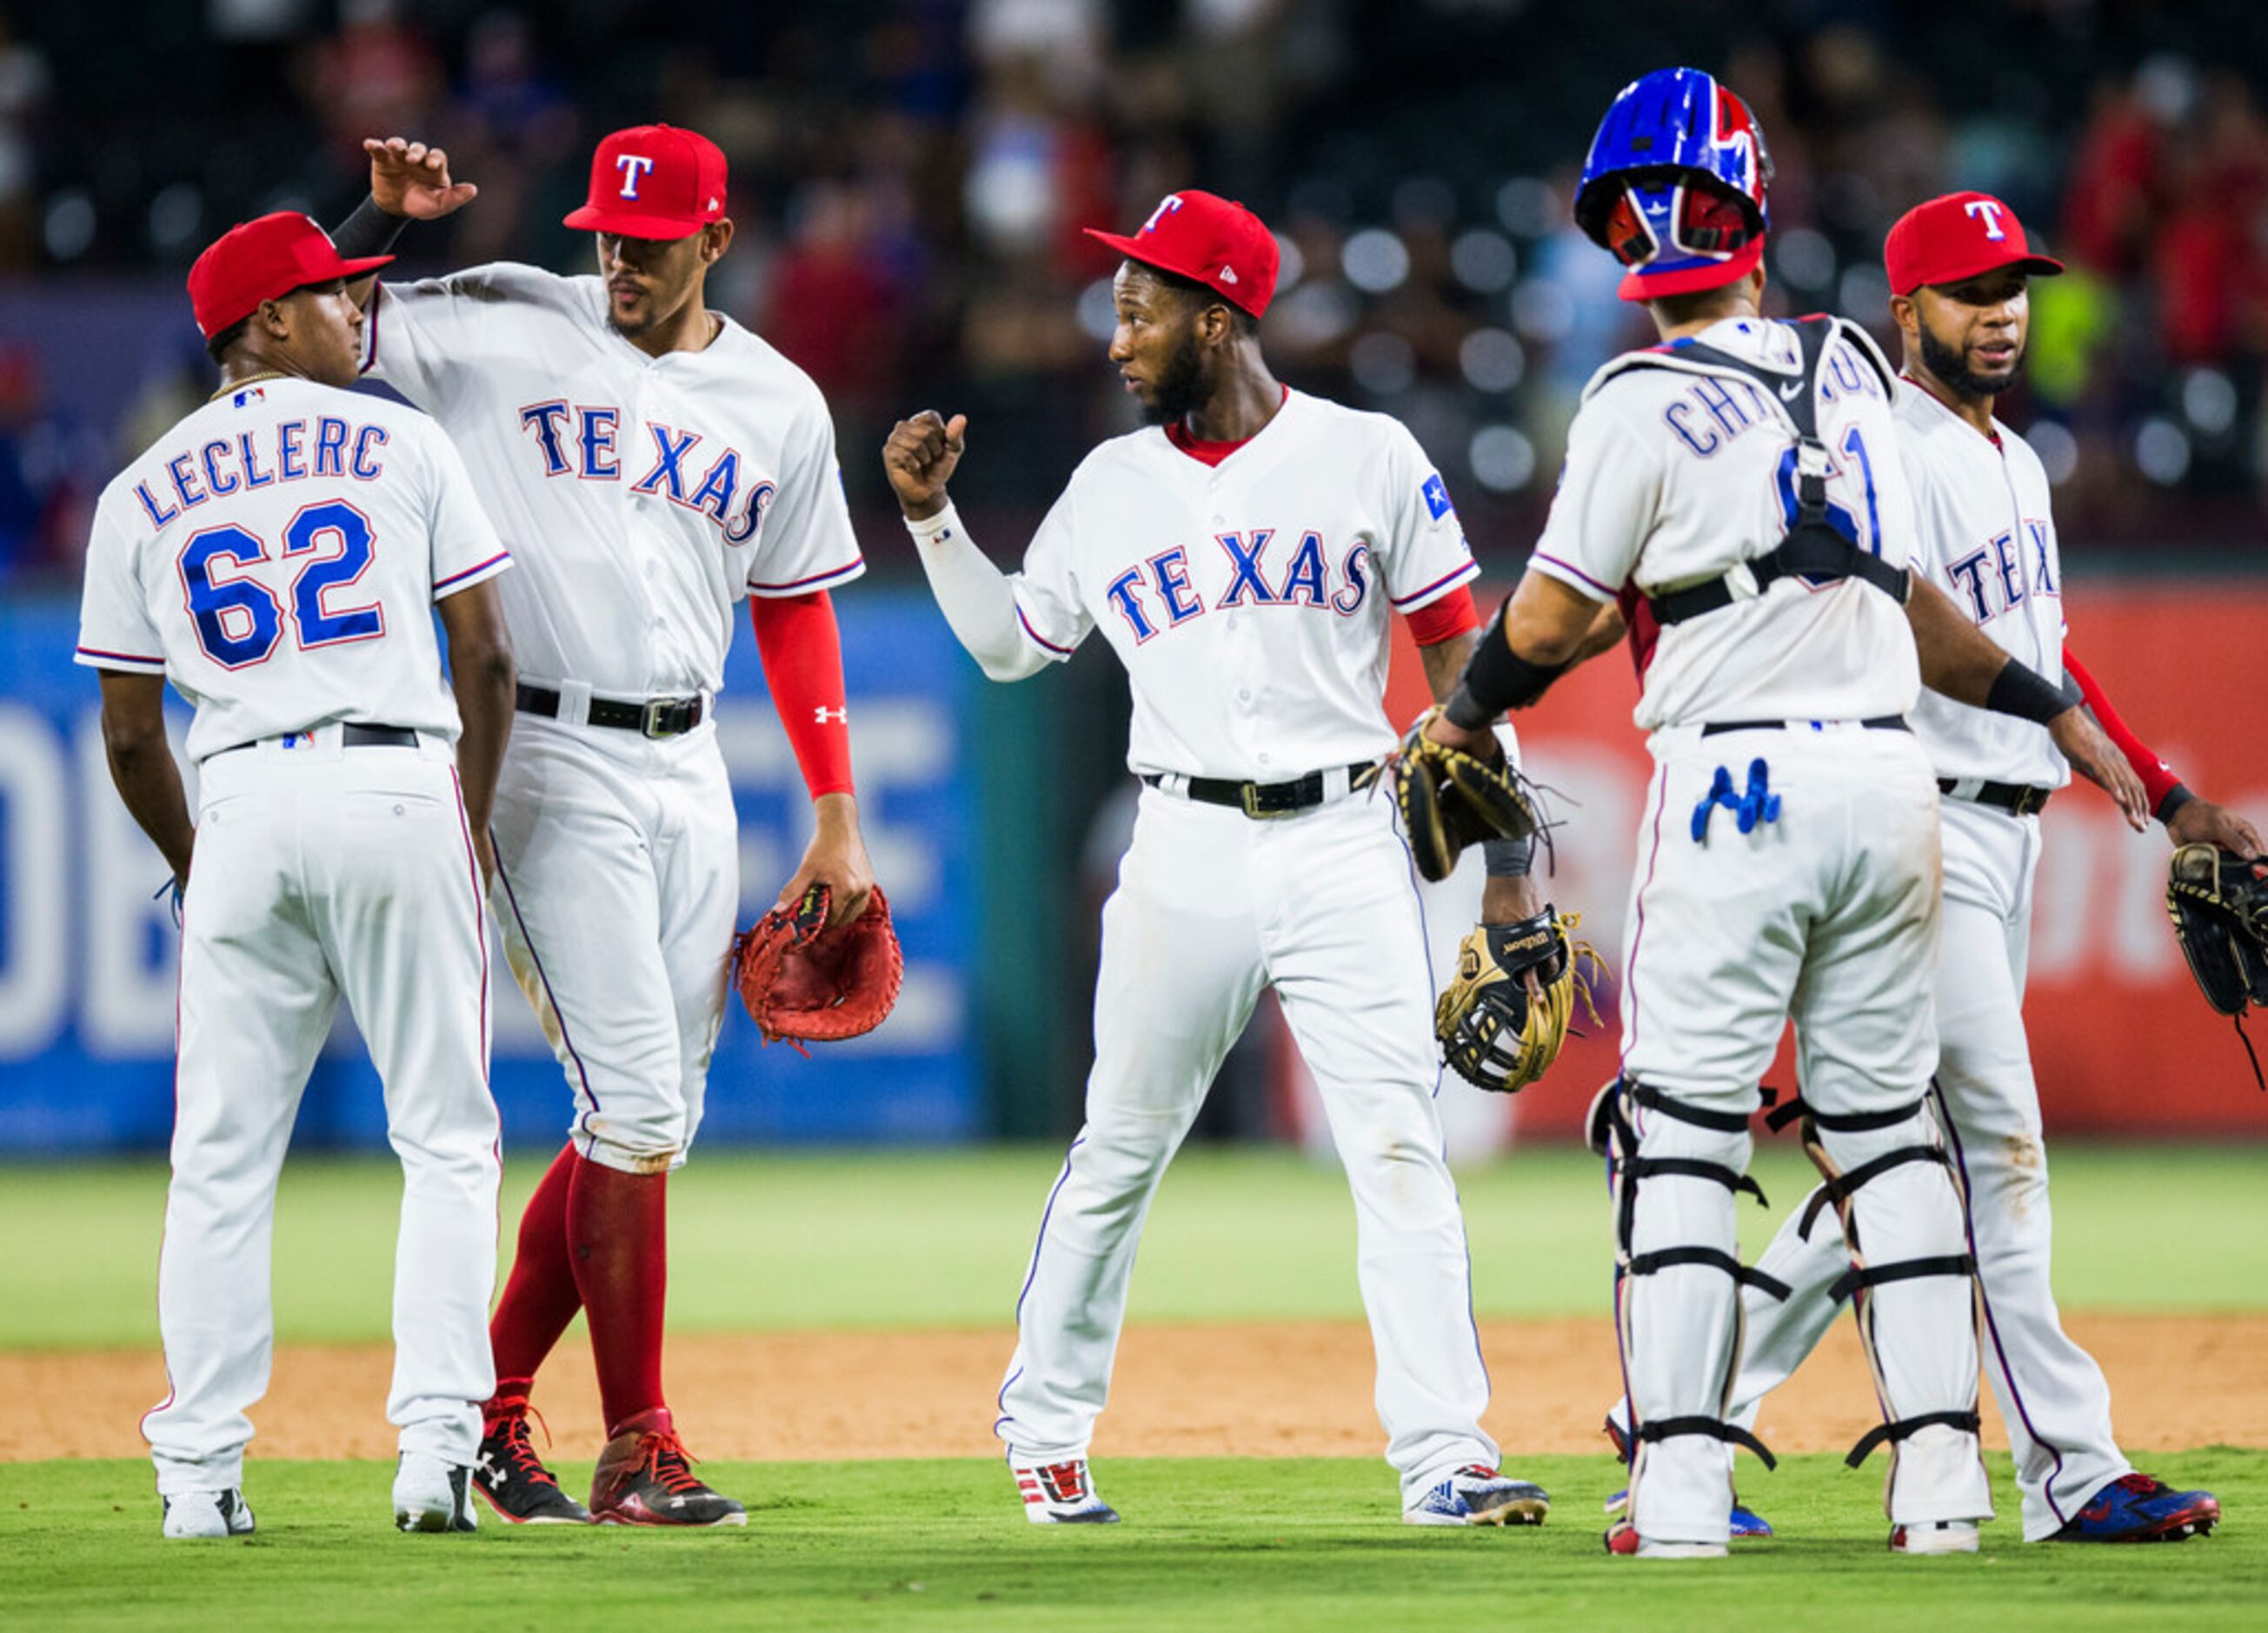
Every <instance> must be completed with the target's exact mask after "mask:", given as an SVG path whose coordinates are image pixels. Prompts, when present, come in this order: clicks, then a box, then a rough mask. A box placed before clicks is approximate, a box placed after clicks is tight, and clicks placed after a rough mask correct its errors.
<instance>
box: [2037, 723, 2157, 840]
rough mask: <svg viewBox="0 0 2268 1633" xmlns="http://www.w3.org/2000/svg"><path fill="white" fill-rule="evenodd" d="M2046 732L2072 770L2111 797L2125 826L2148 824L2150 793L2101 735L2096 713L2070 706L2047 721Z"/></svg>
mask: <svg viewBox="0 0 2268 1633" xmlns="http://www.w3.org/2000/svg"><path fill="white" fill-rule="evenodd" d="M2048 735H2049V736H2051V737H2052V738H2054V739H2055V746H2056V747H2057V748H2058V749H2059V750H2062V751H2063V757H2064V758H2066V759H2067V760H2069V761H2070V762H2071V768H2072V769H2073V771H2075V772H2078V773H2079V774H2080V776H2082V777H2084V778H2086V779H2087V780H2088V781H2089V782H2091V783H2093V784H2094V785H2095V787H2098V788H2101V789H2102V791H2103V792H2104V793H2105V794H2109V795H2110V797H2111V799H2112V801H2113V802H2116V803H2117V807H2118V809H2119V813H2120V814H2121V815H2122V816H2124V817H2125V818H2126V825H2127V826H2128V827H2130V828H2132V829H2133V830H2134V831H2135V832H2137V833H2140V832H2143V831H2146V830H2147V828H2148V827H2149V825H2150V796H2149V795H2148V794H2147V793H2145V792H2144V791H2143V787H2142V780H2141V779H2140V778H2139V777H2137V776H2136V775H2135V774H2134V768H2133V767H2132V766H2131V765H2128V764H2126V757H2125V756H2124V755H2123V754H2121V753H2119V752H2118V749H2117V745H2116V744H2115V743H2112V742H2111V741H2110V738H2108V737H2106V736H2104V735H2103V734H2102V727H2100V726H2098V725H2096V724H2095V716H2093V715H2092V714H2089V713H2088V712H2087V711H2086V710H2085V709H2083V708H2080V707H2078V706H2073V707H2071V708H2068V709H2066V710H2065V711H2064V712H2063V713H2060V714H2058V715H2057V716H2056V717H2055V718H2054V719H2053V720H2050V721H2049V722H2048Z"/></svg>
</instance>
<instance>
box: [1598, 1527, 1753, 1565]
mask: <svg viewBox="0 0 2268 1633" xmlns="http://www.w3.org/2000/svg"><path fill="white" fill-rule="evenodd" d="M1605 1541H1606V1545H1607V1552H1608V1553H1609V1554H1617V1555H1621V1556H1622V1557H1623V1558H1624V1559H1722V1558H1724V1557H1725V1555H1726V1551H1727V1550H1726V1548H1725V1545H1724V1544H1723V1543H1722V1542H1648V1541H1646V1540H1645V1539H1644V1538H1642V1537H1640V1536H1639V1535H1638V1527H1637V1526H1633V1525H1632V1524H1631V1522H1630V1521H1629V1520H1627V1519H1625V1520H1624V1521H1622V1522H1621V1523H1620V1524H1618V1525H1616V1526H1610V1527H1609V1529H1608V1532H1607V1534H1606V1538H1605Z"/></svg>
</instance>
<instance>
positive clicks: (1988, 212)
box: [1961, 198, 2008, 244]
mask: <svg viewBox="0 0 2268 1633" xmlns="http://www.w3.org/2000/svg"><path fill="white" fill-rule="evenodd" d="M1961 208H1962V213H1964V214H1965V215H1967V216H1968V218H1970V220H1971V221H1982V222H1983V223H1984V224H1985V237H1987V238H1989V239H1991V240H1992V241H1993V242H1994V243H1996V244H1997V243H1999V241H2000V240H2003V239H2005V238H2007V236H2008V234H2007V230H2006V229H2005V228H2003V227H2002V226H2001V225H2000V215H2001V212H2002V211H2005V210H2006V209H2007V205H2006V204H2003V203H2000V202H1999V200H1997V199H1991V198H1972V199H1970V201H1969V202H1968V203H1965V204H1963V205H1962V207H1961Z"/></svg>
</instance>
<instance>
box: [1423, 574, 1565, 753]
mask: <svg viewBox="0 0 2268 1633" xmlns="http://www.w3.org/2000/svg"><path fill="white" fill-rule="evenodd" d="M1511 605H1512V603H1511V602H1509V601H1506V602H1505V603H1504V605H1503V606H1499V608H1498V609H1497V610H1496V617H1493V618H1491V619H1490V620H1489V625H1488V627H1487V628H1486V629H1484V630H1483V631H1482V632H1481V639H1480V645H1478V646H1476V647H1474V648H1473V655H1472V657H1471V658H1470V659H1469V661H1467V662H1466V664H1465V672H1464V675H1463V676H1462V677H1461V678H1460V679H1459V680H1458V682H1457V690H1456V691H1454V693H1452V694H1451V696H1450V698H1449V700H1448V702H1447V705H1445V706H1443V709H1442V713H1445V714H1447V716H1448V717H1449V720H1450V723H1451V724H1452V725H1454V726H1458V727H1461V728H1463V729H1464V730H1466V731H1484V730H1486V729H1487V728H1489V727H1491V726H1492V725H1494V724H1495V723H1496V720H1497V717H1498V716H1499V715H1500V714H1502V713H1504V712H1505V711H1506V709H1520V708H1525V707H1527V706H1528V705H1529V704H1531V703H1533V702H1535V700H1536V699H1537V698H1540V697H1542V696H1543V694H1544V692H1545V691H1547V690H1549V689H1550V685H1551V683H1552V682H1553V681H1556V680H1557V679H1558V678H1559V677H1560V676H1562V675H1564V674H1565V673H1566V672H1567V666H1566V665H1565V663H1550V664H1544V663H1530V662H1529V661H1528V660H1527V659H1525V658H1523V657H1521V655H1520V654H1518V653H1516V652H1514V651H1513V649H1512V647H1510V646H1509V645H1508V644H1506V640H1505V638H1504V616H1505V610H1506V608H1507V607H1509V606H1511Z"/></svg>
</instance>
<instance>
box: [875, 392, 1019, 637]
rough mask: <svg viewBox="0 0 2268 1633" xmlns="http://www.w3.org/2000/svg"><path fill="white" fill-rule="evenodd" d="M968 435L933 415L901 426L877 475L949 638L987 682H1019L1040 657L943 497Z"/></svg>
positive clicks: (958, 417)
mask: <svg viewBox="0 0 2268 1633" xmlns="http://www.w3.org/2000/svg"><path fill="white" fill-rule="evenodd" d="M967 431H968V416H967V415H965V414H955V415H954V417H953V418H952V419H951V420H950V421H947V420H946V419H945V418H944V417H942V416H940V415H939V413H938V412H937V411H936V410H933V409H924V410H922V412H920V413H918V414H917V415H915V416H914V417H912V418H911V419H902V420H900V421H899V422H898V423H897V425H895V427H894V428H893V429H892V430H891V432H890V436H889V440H888V441H887V442H885V443H884V444H883V445H882V469H883V470H884V471H885V472H887V474H888V476H889V478H890V488H891V491H893V492H895V494H896V495H897V496H898V507H899V509H901V510H902V511H903V512H904V513H905V518H906V529H907V531H908V532H909V533H911V534H912V535H913V536H914V550H915V553H916V554H917V556H919V557H920V558H921V565H922V572H923V573H925V574H926V575H928V578H929V587H930V591H931V593H932V595H935V596H936V597H937V605H938V610H939V611H940V612H942V613H944V614H945V621H946V624H947V626H948V627H950V628H951V629H952V631H953V633H954V639H957V640H958V641H960V643H961V645H962V646H963V647H966V648H967V649H968V655H969V656H970V657H972V658H974V659H976V661H977V664H978V666H979V667H980V668H982V669H983V671H984V673H985V674H986V676H989V677H990V678H991V679H993V680H996V681H1017V680H1022V679H1024V678H1025V677H1026V676H1032V675H1036V674H1038V673H1039V672H1040V671H1041V670H1042V669H1045V668H1047V667H1048V663H1049V658H1048V655H1047V654H1046V653H1044V652H1042V650H1040V648H1039V647H1038V645H1037V643H1035V641H1033V640H1032V639H1030V638H1029V637H1027V635H1026V634H1025V633H1024V631H1023V628H1022V625H1021V624H1020V622H1019V621H1018V618H1017V613H1016V592H1015V589H1014V587H1013V586H1011V585H1010V584H1009V582H1008V575H1007V574H1006V573H1003V572H1001V571H1000V569H999V568H998V567H997V566H995V565H993V564H992V561H991V559H990V558H989V557H987V556H986V555H985V554H984V552H983V550H979V549H977V548H976V544H975V543H974V542H973V541H971V540H970V538H969V536H968V528H965V527H963V526H962V525H961V517H960V515H959V514H958V513H957V512H955V511H954V508H953V501H952V499H950V498H948V497H947V496H946V491H945V484H946V480H947V479H948V478H949V477H951V476H952V475H953V472H954V468H955V467H956V466H958V465H959V464H960V463H961V450H962V448H963V447H965V446H966V443H965V440H964V439H965V435H966V432H967Z"/></svg>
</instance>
